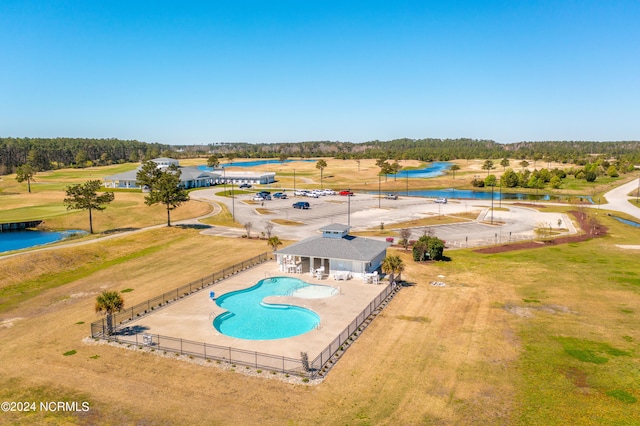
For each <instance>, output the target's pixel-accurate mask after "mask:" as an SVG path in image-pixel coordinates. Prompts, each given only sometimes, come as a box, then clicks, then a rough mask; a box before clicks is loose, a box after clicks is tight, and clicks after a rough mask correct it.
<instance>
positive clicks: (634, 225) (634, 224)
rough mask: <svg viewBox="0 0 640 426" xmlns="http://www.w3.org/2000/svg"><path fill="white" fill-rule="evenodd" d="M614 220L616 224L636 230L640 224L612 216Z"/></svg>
mask: <svg viewBox="0 0 640 426" xmlns="http://www.w3.org/2000/svg"><path fill="white" fill-rule="evenodd" d="M612 217H613V218H614V219H615V220H617V221H618V222H622V223H624V224H625V225H630V226H633V227H636V228H640V223H638V222H634V221H633V220H629V219H623V218H621V217H618V216H612Z"/></svg>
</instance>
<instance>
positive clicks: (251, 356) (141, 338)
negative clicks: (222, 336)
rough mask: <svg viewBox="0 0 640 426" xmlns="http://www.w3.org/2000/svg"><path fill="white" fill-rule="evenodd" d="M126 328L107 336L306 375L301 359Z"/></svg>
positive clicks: (151, 347) (169, 351)
mask: <svg viewBox="0 0 640 426" xmlns="http://www.w3.org/2000/svg"><path fill="white" fill-rule="evenodd" d="M128 331H129V330H127V327H125V328H124V329H121V330H119V332H118V333H117V334H113V335H111V336H108V337H106V338H107V339H108V340H110V341H113V342H117V343H120V344H125V345H136V346H137V347H138V348H141V349H142V348H145V347H146V348H148V349H149V350H153V351H158V352H164V353H165V354H166V355H176V356H178V355H186V356H189V357H197V358H202V359H205V360H214V361H222V362H226V363H229V364H231V365H242V366H247V367H252V368H256V369H264V370H268V371H277V372H281V373H283V374H291V375H306V374H305V370H304V367H303V365H302V363H301V361H300V359H296V358H289V357H285V356H278V355H272V354H266V353H262V352H256V351H248V350H245V349H237V348H231V347H228V346H218V345H211V344H209V343H203V342H194V341H192V340H186V339H180V338H176V337H169V336H162V335H160V334H143V333H140V332H138V331H136V330H135V329H132V330H131V332H128Z"/></svg>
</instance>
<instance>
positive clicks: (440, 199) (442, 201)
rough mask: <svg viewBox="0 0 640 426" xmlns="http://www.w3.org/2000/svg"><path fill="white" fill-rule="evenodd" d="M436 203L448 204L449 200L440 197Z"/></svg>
mask: <svg viewBox="0 0 640 426" xmlns="http://www.w3.org/2000/svg"><path fill="white" fill-rule="evenodd" d="M434 202H435V203H440V204H447V199H446V198H444V197H440V198H438V199H436V200H435V201H434Z"/></svg>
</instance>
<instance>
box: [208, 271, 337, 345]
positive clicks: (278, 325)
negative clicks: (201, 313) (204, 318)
mask: <svg viewBox="0 0 640 426" xmlns="http://www.w3.org/2000/svg"><path fill="white" fill-rule="evenodd" d="M337 293H338V290H337V289H335V288H333V287H329V286H319V285H313V284H309V283H306V282H304V281H302V280H299V279H297V278H292V277H273V278H265V279H263V280H260V281H258V283H257V284H256V285H254V286H252V287H249V288H247V289H243V290H238V291H233V292H231V293H227V294H225V295H223V296H220V297H219V298H218V299H217V300H216V304H217V305H218V306H220V307H221V308H223V309H226V310H227V311H228V312H225V313H224V314H222V315H218V316H217V317H216V318H215V319H214V321H213V326H214V327H215V328H216V330H218V331H219V332H220V333H222V334H225V335H227V336H231V337H237V338H240V339H247V340H274V339H284V338H287V337H293V336H298V335H300V334H304V333H307V332H309V331H311V330H313V329H314V328H316V327H317V326H318V324H320V317H319V316H318V314H316V313H315V312H313V311H312V310H310V309H306V308H303V307H300V306H294V305H290V304H275V303H266V302H264V299H265V298H266V297H269V296H293V297H299V298H307V299H310V298H320V297H330V296H332V295H334V294H337Z"/></svg>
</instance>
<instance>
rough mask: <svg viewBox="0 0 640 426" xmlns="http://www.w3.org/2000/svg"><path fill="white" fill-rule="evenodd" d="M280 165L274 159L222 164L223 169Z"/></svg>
mask: <svg viewBox="0 0 640 426" xmlns="http://www.w3.org/2000/svg"><path fill="white" fill-rule="evenodd" d="M316 161H318V160H285V161H284V162H285V163H294V162H303V163H315V162H316ZM280 163H282V161H280V160H276V159H273V158H272V159H270V160H255V161H236V162H233V163H225V164H221V166H222V167H223V168H224V167H255V166H264V165H269V164H280ZM198 169H200V170H205V171H211V170H213V169H212V168H211V167H208V166H206V165H201V166H198Z"/></svg>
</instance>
